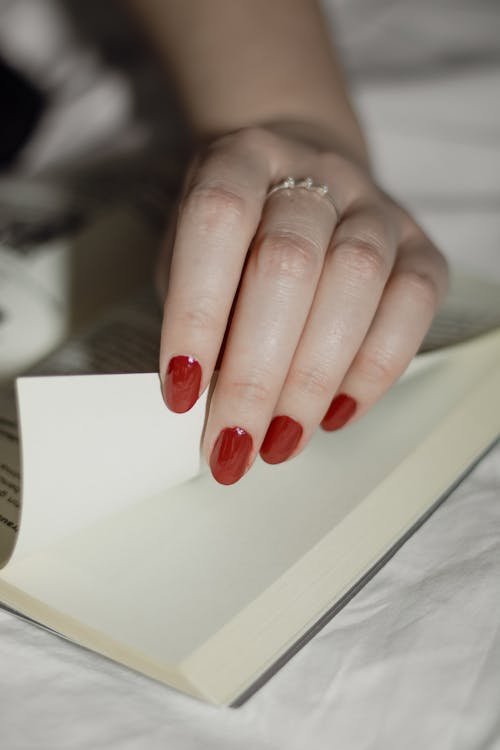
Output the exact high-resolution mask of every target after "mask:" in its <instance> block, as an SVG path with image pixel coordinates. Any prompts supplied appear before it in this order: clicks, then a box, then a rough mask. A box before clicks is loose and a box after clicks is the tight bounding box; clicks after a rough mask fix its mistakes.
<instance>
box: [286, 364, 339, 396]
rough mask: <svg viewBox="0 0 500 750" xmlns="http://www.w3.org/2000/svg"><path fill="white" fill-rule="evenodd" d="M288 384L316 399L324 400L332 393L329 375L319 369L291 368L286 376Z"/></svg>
mask: <svg viewBox="0 0 500 750" xmlns="http://www.w3.org/2000/svg"><path fill="white" fill-rule="evenodd" d="M288 384H289V385H290V386H292V387H293V388H294V389H297V390H298V391H300V392H301V393H304V394H306V395H307V396H313V397H315V398H318V399H324V400H326V399H327V398H329V397H331V395H332V393H333V386H332V382H331V375H330V373H328V372H327V371H326V370H325V369H321V368H319V367H293V368H292V369H291V370H290V373H289V375H288Z"/></svg>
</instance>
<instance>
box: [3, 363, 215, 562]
mask: <svg viewBox="0 0 500 750" xmlns="http://www.w3.org/2000/svg"><path fill="white" fill-rule="evenodd" d="M17 397H18V412H19V427H20V432H21V464H22V472H21V474H22V477H21V485H22V503H21V519H20V522H19V531H18V534H17V543H16V545H15V550H14V551H13V552H12V551H11V560H13V559H16V560H18V559H19V558H20V557H21V556H23V557H24V556H27V555H30V554H32V553H33V552H35V551H37V550H39V549H40V548H42V547H44V546H46V545H48V544H50V543H52V542H53V541H55V540H57V539H60V538H61V537H63V536H66V535H67V534H68V533H71V532H72V531H76V530H80V529H82V528H84V527H86V526H88V525H89V524H91V523H94V522H95V521H98V520H99V519H101V518H104V517H105V516H107V515H109V514H110V513H113V512H116V511H117V510H120V509H123V508H125V507H127V506H130V505H132V504H134V503H135V502H138V501H139V500H141V499H143V498H144V497H148V496H151V495H155V494H157V493H159V492H160V491H164V490H166V489H169V488H171V487H174V486H176V485H177V484H180V483H182V482H185V481H186V480H188V479H190V478H192V477H194V476H196V475H197V474H198V472H199V469H200V436H201V433H202V428H203V423H204V418H205V398H201V399H200V400H199V401H198V403H197V404H196V406H195V407H194V408H193V409H191V411H190V412H188V413H187V414H182V415H178V414H174V413H172V412H171V411H169V410H168V409H167V408H166V406H165V404H164V403H163V400H162V396H161V391H160V383H159V379H158V375H157V374H152V373H143V374H138V375H95V376H94V375H87V376H58V377H36V378H35V377H30V378H20V379H19V380H18V381H17ZM11 546H12V545H11ZM4 557H8V554H7V555H4Z"/></svg>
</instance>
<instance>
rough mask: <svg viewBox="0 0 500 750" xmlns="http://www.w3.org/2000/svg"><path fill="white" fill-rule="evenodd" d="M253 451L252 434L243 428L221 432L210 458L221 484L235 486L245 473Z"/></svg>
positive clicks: (215, 476) (232, 428)
mask: <svg viewBox="0 0 500 750" xmlns="http://www.w3.org/2000/svg"><path fill="white" fill-rule="evenodd" d="M252 449H253V440H252V436H251V435H250V433H248V432H247V431H246V430H244V429H243V428H242V427H226V428H225V429H224V430H221V431H220V433H219V437H218V438H217V440H216V441H215V444H214V447H213V449H212V455H211V456H210V468H211V469H212V474H213V475H214V478H215V479H216V480H217V481H218V482H220V483H221V484H234V482H237V481H238V479H240V478H241V477H242V476H243V474H244V473H245V471H246V469H247V467H248V462H249V459H250V456H251V454H252Z"/></svg>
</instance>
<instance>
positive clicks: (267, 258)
mask: <svg viewBox="0 0 500 750" xmlns="http://www.w3.org/2000/svg"><path fill="white" fill-rule="evenodd" d="M320 262H321V249H320V247H319V246H318V244H317V243H316V242H315V241H314V240H312V239H310V238H306V237H304V236H302V235H300V234H297V233H296V232H279V233H273V234H269V235H267V236H265V237H264V238H262V239H261V241H260V242H259V243H258V247H257V265H258V268H259V270H260V271H261V272H262V274H263V275H265V276H268V275H272V276H280V277H285V278H290V279H295V280H298V281H306V280H308V279H311V278H314V277H315V276H316V274H317V273H318V271H319V267H320Z"/></svg>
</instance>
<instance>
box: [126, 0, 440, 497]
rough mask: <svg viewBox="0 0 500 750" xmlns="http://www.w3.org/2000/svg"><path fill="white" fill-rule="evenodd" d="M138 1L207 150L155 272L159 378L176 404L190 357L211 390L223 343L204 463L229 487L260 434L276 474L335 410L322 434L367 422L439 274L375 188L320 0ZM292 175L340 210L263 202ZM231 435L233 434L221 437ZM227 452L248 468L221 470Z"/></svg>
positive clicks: (435, 259)
mask: <svg viewBox="0 0 500 750" xmlns="http://www.w3.org/2000/svg"><path fill="white" fill-rule="evenodd" d="M129 4H132V5H133V7H134V9H135V11H136V12H137V13H138V14H139V16H140V18H141V20H142V22H143V24H144V26H145V27H146V29H147V30H149V33H150V34H151V37H152V38H153V41H154V42H155V44H156V46H157V48H158V50H159V52H160V54H161V55H162V56H163V57H164V59H165V61H166V63H167V66H168V69H169V71H170V73H171V75H172V76H173V78H174V80H175V82H176V83H177V87H178V90H179V95H180V98H181V101H182V104H183V106H184V110H185V114H186V118H187V121H188V123H189V125H190V127H191V129H192V132H193V134H194V136H195V138H196V139H197V140H198V142H199V143H200V147H199V149H198V151H197V153H196V154H195V156H194V158H193V160H192V162H191V164H190V165H189V167H188V169H187V171H186V178H185V181H184V187H183V190H182V194H181V196H180V203H179V210H178V213H177V216H176V217H175V221H174V224H173V226H172V228H171V231H170V233H169V238H168V239H167V241H166V243H165V247H164V250H163V252H162V257H161V259H160V263H159V266H158V284H159V287H160V288H161V289H162V290H163V292H164V298H165V302H164V322H163V327H162V336H161V353H160V376H161V378H162V382H163V384H164V386H165V388H166V393H167V397H166V400H167V403H168V402H169V397H168V393H169V391H168V387H169V386H168V383H166V382H165V381H166V379H168V377H169V376H167V371H169V363H171V362H172V361H173V358H176V357H177V358H178V357H180V358H183V357H184V358H186V357H189V358H190V362H191V360H193V361H196V362H197V363H199V365H200V368H201V380H200V382H199V386H197V388H196V390H197V394H196V395H201V393H202V392H203V391H204V390H205V389H206V388H207V387H208V386H209V384H210V382H211V380H212V377H213V375H214V371H215V368H216V364H217V360H218V355H219V351H220V349H221V345H222V342H223V338H224V335H225V333H226V335H227V340H226V344H225V349H224V354H223V358H222V362H221V364H220V371H219V373H218V378H217V382H216V385H215V388H214V390H213V393H212V397H211V402H210V409H209V414H208V419H207V423H206V429H205V434H204V438H203V451H204V454H205V456H206V458H207V460H208V461H209V463H210V465H211V467H212V471H213V473H214V476H215V478H216V479H218V480H219V481H221V482H223V483H224V484H230V483H232V482H234V481H237V480H238V479H239V478H240V477H241V476H242V475H243V474H244V473H245V472H246V471H247V470H248V469H249V468H250V466H251V465H252V463H253V461H254V460H255V458H256V456H257V454H258V452H259V450H260V449H261V446H262V444H263V441H264V439H265V437H266V433H268V438H267V440H266V442H265V443H264V450H263V457H264V458H265V459H266V460H269V461H270V462H271V463H278V462H280V461H281V460H288V459H290V458H293V456H295V455H297V454H298V453H299V452H301V451H302V450H303V449H304V448H305V446H306V445H307V443H308V441H309V440H310V438H311V436H312V434H313V433H314V431H315V430H316V429H317V428H318V426H319V425H320V423H321V422H322V420H323V419H324V418H325V415H327V418H326V419H325V420H324V422H323V425H324V426H325V427H326V428H327V429H336V428H337V427H340V426H343V425H344V424H345V423H348V424H350V423H351V422H353V421H355V420H357V419H359V418H362V416H363V414H364V413H365V412H366V411H367V410H368V409H370V408H371V407H372V406H373V405H374V404H375V403H376V402H377V401H378V399H380V398H381V396H382V395H383V394H384V393H385V392H386V391H387V390H388V388H390V386H391V385H392V384H393V383H394V382H395V381H396V380H397V379H398V378H399V376H400V375H401V374H402V372H403V371H404V370H405V369H406V367H407V366H408V364H409V362H410V361H411V359H412V358H413V356H414V354H415V353H416V351H417V350H418V347H419V345H420V343H421V341H422V339H423V337H424V335H425V333H426V331H427V329H428V327H429V325H430V323H431V320H432V318H433V316H434V314H435V312H436V309H437V307H438V306H439V304H440V302H441V301H442V299H443V297H444V296H445V294H446V290H447V282H448V272H447V267H446V263H445V261H444V258H443V256H442V255H441V253H440V252H439V251H438V250H437V249H436V248H435V247H434V245H433V244H432V242H431V241H430V239H429V238H428V237H427V236H426V235H425V233H424V232H423V231H422V229H421V228H420V227H419V226H418V224H417V223H416V221H415V220H414V219H413V218H412V217H411V216H410V215H409V214H408V213H407V212H406V211H405V210H404V208H402V207H401V206H399V205H398V203H397V202H396V201H395V200H394V199H393V198H391V197H389V196H387V195H386V194H385V193H384V192H383V191H382V190H381V189H380V188H379V187H378V185H377V184H376V181H375V180H374V178H373V176H372V172H371V167H370V160H369V156H368V153H367V148H366V145H365V141H364V138H363V134H362V129H361V127H360V125H359V123H358V121H357V119H356V116H355V114H354V112H353V109H352V107H351V105H350V102H349V97H348V94H347V92H346V87H345V84H344V81H343V77H342V73H341V69H340V66H339V63H338V61H337V58H336V55H335V52H334V50H332V46H331V42H330V41H329V39H328V37H327V35H326V32H325V23H324V21H323V19H322V17H321V13H320V10H319V8H318V7H317V4H316V3H315V2H314V1H313V0H129ZM288 175H292V176H295V177H297V178H301V177H302V178H303V177H306V176H310V177H312V178H313V181H314V183H315V184H322V183H324V184H326V185H327V186H328V187H329V192H330V194H331V196H332V198H333V202H334V204H335V208H334V207H333V206H332V204H331V202H330V201H329V200H327V199H326V198H325V197H323V196H321V195H319V194H317V193H314V192H310V191H307V190H305V189H301V188H295V189H293V190H279V191H277V192H274V193H273V194H272V195H271V196H270V197H267V198H266V196H267V194H268V192H269V189H270V188H271V187H272V186H274V185H276V184H278V183H280V181H281V180H283V178H285V177H287V176H288ZM170 258H171V268H170V276H169V280H168V283H167V267H168V265H169V262H170ZM232 308H233V315H232V318H231V319H230V322H229V326H228V319H229V315H230V311H231V309H232ZM226 328H228V330H227V332H226ZM172 404H174V401H172V403H171V405H172ZM331 405H332V406H331ZM346 405H347V407H346ZM174 406H175V404H174ZM346 408H347V410H346ZM329 410H331V416H330V418H328V414H327V413H330V412H329ZM276 417H287V418H288V421H286V424H285V421H283V420H281V421H280V420H279V419H278V420H276V419H275V418H276ZM273 420H274V421H273ZM342 420H344V422H342ZM270 425H272V426H273V428H272V429H270ZM297 425H298V427H297ZM285 427H286V429H287V430H289V428H291V430H292V433H293V435H292V434H288V433H287V436H288V438H289V439H288V442H287V440H285V437H286V436H285V437H283V435H281V433H280V434H278V433H279V430H280V429H282V428H283V429H284V428H285ZM228 428H230V429H231V430H233V431H234V428H239V432H238V433H237V434H236V433H235V435H236V437H235V436H234V435H233V434H232V433H231V435H232V436H230V439H229V438H228V440H229V442H228V440H226V438H225V437H224V440H226V442H224V441H222V442H221V440H222V437H221V435H222V436H226V437H227V435H229V433H228V432H227V430H228ZM278 428H279V429H278ZM299 428H300V429H299ZM273 429H274V432H273ZM268 430H269V432H268ZM225 431H226V432H225ZM275 433H276V435H275ZM243 434H244V435H246V436H247V437H246V438H245V441H244V442H245V445H244V446H243V448H241V450H240V448H238V445H236V443H238V440H239V439H240V437H241V435H243ZM280 435H281V437H280ZM233 438H234V440H235V441H236V443H235V442H234V440H233ZM280 440H281V443H280ZM231 441H233V442H231ZM271 443H273V445H271ZM285 443H286V445H285ZM278 444H279V445H278ZM235 445H236V449H237V450H240V454H241V455H240V457H239V459H238V460H237V461H236V463H235V462H234V461H233V463H232V464H231V460H229V463H227V462H226V464H224V461H225V460H226V459H227V456H228V451H229V453H230V451H231V450H233V448H234V446H235ZM221 446H222V448H221ZM229 458H230V459H231V456H230V457H229Z"/></svg>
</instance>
